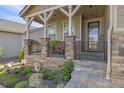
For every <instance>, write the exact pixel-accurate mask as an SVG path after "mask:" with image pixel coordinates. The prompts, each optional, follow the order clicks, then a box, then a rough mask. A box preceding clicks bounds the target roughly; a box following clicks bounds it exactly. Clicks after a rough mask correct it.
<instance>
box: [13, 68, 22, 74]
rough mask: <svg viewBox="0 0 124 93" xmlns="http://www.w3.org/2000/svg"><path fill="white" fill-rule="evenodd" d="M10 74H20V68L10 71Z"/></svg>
mask: <svg viewBox="0 0 124 93" xmlns="http://www.w3.org/2000/svg"><path fill="white" fill-rule="evenodd" d="M12 72H13V73H15V74H18V73H20V72H21V69H20V68H14V69H13V70H12Z"/></svg>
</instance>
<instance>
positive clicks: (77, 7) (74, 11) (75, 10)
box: [72, 5, 81, 16]
mask: <svg viewBox="0 0 124 93" xmlns="http://www.w3.org/2000/svg"><path fill="white" fill-rule="evenodd" d="M80 7H81V5H77V6H76V8H75V9H74V10H73V12H72V16H73V15H74V14H75V13H76V12H77V11H78V9H79V8H80Z"/></svg>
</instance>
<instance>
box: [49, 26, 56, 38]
mask: <svg viewBox="0 0 124 93" xmlns="http://www.w3.org/2000/svg"><path fill="white" fill-rule="evenodd" d="M48 37H49V38H50V39H51V40H55V39H56V25H55V24H50V25H48Z"/></svg>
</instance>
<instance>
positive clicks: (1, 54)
mask: <svg viewBox="0 0 124 93" xmlns="http://www.w3.org/2000/svg"><path fill="white" fill-rule="evenodd" d="M2 56H3V49H2V48H1V47H0V58H1V57H2Z"/></svg>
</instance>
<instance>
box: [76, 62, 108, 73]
mask: <svg viewBox="0 0 124 93" xmlns="http://www.w3.org/2000/svg"><path fill="white" fill-rule="evenodd" d="M74 70H77V71H89V72H94V73H105V72H106V67H98V66H90V65H77V64H76V65H75V66H74Z"/></svg>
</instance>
